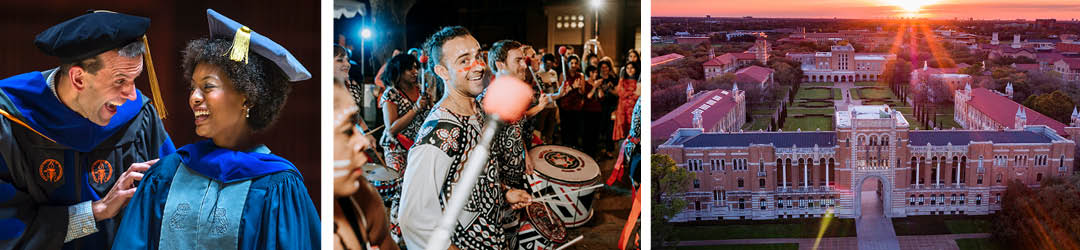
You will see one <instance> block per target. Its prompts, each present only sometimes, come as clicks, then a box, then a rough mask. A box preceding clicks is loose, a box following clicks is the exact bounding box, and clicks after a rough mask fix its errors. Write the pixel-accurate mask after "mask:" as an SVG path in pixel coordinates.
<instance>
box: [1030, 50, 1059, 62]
mask: <svg viewBox="0 0 1080 250" xmlns="http://www.w3.org/2000/svg"><path fill="white" fill-rule="evenodd" d="M1062 58H1065V56H1063V55H1061V53H1052V52H1046V53H1035V60H1036V61H1039V62H1045V63H1049V64H1054V62H1057V61H1058V60H1061V59H1062Z"/></svg>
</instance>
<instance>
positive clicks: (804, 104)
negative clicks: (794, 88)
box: [791, 99, 833, 108]
mask: <svg viewBox="0 0 1080 250" xmlns="http://www.w3.org/2000/svg"><path fill="white" fill-rule="evenodd" d="M832 106H833V102H832V101H827V102H823V101H810V100H802V99H795V105H792V106H791V107H792V108H800V107H801V108H823V107H832Z"/></svg>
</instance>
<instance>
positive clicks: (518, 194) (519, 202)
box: [506, 188, 532, 210]
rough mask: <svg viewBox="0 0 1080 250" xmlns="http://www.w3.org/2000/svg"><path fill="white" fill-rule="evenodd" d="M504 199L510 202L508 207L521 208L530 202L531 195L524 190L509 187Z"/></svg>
mask: <svg viewBox="0 0 1080 250" xmlns="http://www.w3.org/2000/svg"><path fill="white" fill-rule="evenodd" d="M506 201H507V202H510V208H512V209H515V210H516V209H521V208H524V207H526V206H529V204H532V195H529V192H526V191H525V190H521V189H516V188H511V189H510V191H506Z"/></svg>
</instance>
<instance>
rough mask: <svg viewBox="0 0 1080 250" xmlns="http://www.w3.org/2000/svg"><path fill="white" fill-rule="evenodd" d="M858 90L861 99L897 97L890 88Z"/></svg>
mask: <svg viewBox="0 0 1080 250" xmlns="http://www.w3.org/2000/svg"><path fill="white" fill-rule="evenodd" d="M858 92H859V98H860V99H896V96H894V95H893V93H892V91H890V90H889V89H874V88H862V89H859V91H858Z"/></svg>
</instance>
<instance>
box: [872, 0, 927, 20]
mask: <svg viewBox="0 0 1080 250" xmlns="http://www.w3.org/2000/svg"><path fill="white" fill-rule="evenodd" d="M881 1H882V3H884V4H887V5H892V6H896V7H898V8H900V11H901V12H902V14H903V15H906V16H917V15H919V14H920V13H919V12H920V11H922V10H923V9H922V8H923V7H924V6H927V5H931V4H936V3H938V2H940V1H941V0H881Z"/></svg>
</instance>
